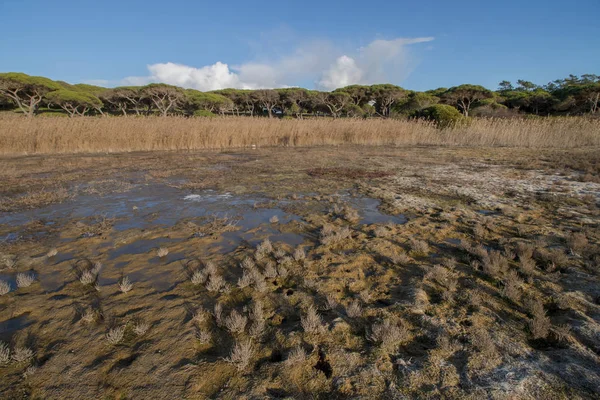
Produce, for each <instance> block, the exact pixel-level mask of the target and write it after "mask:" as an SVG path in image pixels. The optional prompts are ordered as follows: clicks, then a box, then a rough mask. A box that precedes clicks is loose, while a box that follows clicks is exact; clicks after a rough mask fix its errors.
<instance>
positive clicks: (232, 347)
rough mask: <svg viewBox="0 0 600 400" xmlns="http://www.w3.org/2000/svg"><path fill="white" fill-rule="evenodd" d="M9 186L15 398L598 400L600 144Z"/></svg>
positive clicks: (71, 158)
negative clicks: (566, 148)
mask: <svg viewBox="0 0 600 400" xmlns="http://www.w3.org/2000/svg"><path fill="white" fill-rule="evenodd" d="M0 181H1V182H3V184H2V185H0V186H1V187H0V280H1V281H2V282H4V285H0V289H2V288H3V287H4V288H5V290H4V292H6V293H4V294H2V295H1V296H0V340H1V341H2V342H3V343H4V346H3V347H0V392H1V396H0V397H2V398H28V397H32V398H85V399H87V398H90V399H96V398H123V399H124V398H131V399H154V398H156V399H165V398H221V397H222V398H248V399H250V398H413V397H420V398H429V397H431V398H440V397H441V398H498V399H505V398H565V399H573V398H582V399H583V398H597V397H598V396H600V393H599V391H598V388H599V387H600V244H599V240H600V208H599V207H600V149H591V148H590V149H580V150H577V149H573V150H569V151H558V150H539V149H537V150H526V149H503V148H494V149H481V148H480V149H474V148H447V147H446V148H437V147H423V148H415V147H412V148H387V147H386V148H383V147H366V146H365V147H351V146H341V147H315V148H306V149H302V148H299V149H287V148H278V149H258V150H253V151H251V150H249V151H240V152H189V153H187V152H186V153H183V152H179V153H176V152H164V153H158V152H154V153H128V154H112V155H101V154H99V155H85V156H77V155H60V156H29V157H11V158H2V159H0ZM0 291H1V290H0ZM403 396H404V397H403Z"/></svg>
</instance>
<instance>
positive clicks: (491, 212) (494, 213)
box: [475, 210, 501, 216]
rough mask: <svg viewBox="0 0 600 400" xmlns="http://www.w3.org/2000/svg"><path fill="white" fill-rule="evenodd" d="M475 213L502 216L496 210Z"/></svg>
mask: <svg viewBox="0 0 600 400" xmlns="http://www.w3.org/2000/svg"><path fill="white" fill-rule="evenodd" d="M475 212H476V213H477V214H481V215H490V216H495V215H500V214H501V213H500V212H499V211H496V210H476V211H475Z"/></svg>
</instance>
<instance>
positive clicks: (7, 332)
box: [0, 313, 34, 342]
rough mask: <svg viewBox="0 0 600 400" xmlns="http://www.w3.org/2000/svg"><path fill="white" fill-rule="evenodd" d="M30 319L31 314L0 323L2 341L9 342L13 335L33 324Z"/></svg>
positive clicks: (0, 338)
mask: <svg viewBox="0 0 600 400" xmlns="http://www.w3.org/2000/svg"><path fill="white" fill-rule="evenodd" d="M33 322H34V321H32V320H31V319H30V318H29V313H25V314H21V315H19V316H17V317H14V318H10V319H7V320H6V321H2V322H0V340H1V341H3V342H9V341H10V339H11V337H12V335H13V334H14V333H15V332H17V331H19V330H21V329H23V328H26V327H28V326H29V325H31V324H33Z"/></svg>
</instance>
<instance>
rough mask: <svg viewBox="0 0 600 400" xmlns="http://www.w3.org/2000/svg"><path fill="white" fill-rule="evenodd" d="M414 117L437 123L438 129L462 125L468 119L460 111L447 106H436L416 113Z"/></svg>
mask: <svg viewBox="0 0 600 400" xmlns="http://www.w3.org/2000/svg"><path fill="white" fill-rule="evenodd" d="M414 116H415V117H417V118H423V119H427V120H430V121H435V123H436V124H437V126H438V128H447V127H452V126H456V125H462V124H464V123H466V122H467V118H465V117H463V115H462V114H461V113H460V111H458V110H457V109H456V108H454V107H452V106H449V105H446V104H434V105H432V106H429V107H427V108H424V109H422V110H419V111H417V112H415V114H414Z"/></svg>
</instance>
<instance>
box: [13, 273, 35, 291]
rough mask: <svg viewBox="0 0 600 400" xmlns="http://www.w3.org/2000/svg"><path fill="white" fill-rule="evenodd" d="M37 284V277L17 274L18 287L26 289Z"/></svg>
mask: <svg viewBox="0 0 600 400" xmlns="http://www.w3.org/2000/svg"><path fill="white" fill-rule="evenodd" d="M33 282H35V275H33V274H32V273H26V272H19V273H18V274H17V287H19V288H26V287H29V286H31V284H32V283H33Z"/></svg>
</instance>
